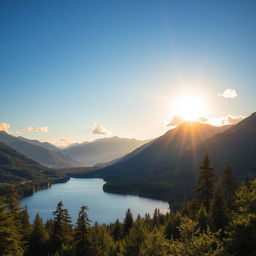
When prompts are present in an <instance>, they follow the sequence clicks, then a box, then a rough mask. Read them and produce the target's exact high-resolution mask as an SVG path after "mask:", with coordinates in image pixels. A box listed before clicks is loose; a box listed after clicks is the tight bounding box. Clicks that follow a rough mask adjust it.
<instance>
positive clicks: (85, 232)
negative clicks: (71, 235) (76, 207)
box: [75, 206, 90, 256]
mask: <svg viewBox="0 0 256 256" xmlns="http://www.w3.org/2000/svg"><path fill="white" fill-rule="evenodd" d="M87 210H88V207H87V206H81V210H80V211H79V214H78V219H77V224H76V228H75V247H76V256H87V255H90V251H89V249H90V240H89V224H90V220H89V218H88V215H87V212H86V211H87Z"/></svg>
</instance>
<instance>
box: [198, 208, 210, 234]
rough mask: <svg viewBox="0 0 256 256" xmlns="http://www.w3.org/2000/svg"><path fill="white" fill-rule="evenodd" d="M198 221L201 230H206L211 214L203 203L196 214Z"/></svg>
mask: <svg viewBox="0 0 256 256" xmlns="http://www.w3.org/2000/svg"><path fill="white" fill-rule="evenodd" d="M196 221H197V223H198V226H199V228H200V230H201V232H205V231H206V230H207V227H208V226H209V224H210V215H209V214H208V213H207V211H206V210H205V208H204V206H203V205H201V207H200V209H199V211H198V213H197V215H196Z"/></svg>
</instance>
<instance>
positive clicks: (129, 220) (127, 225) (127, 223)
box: [124, 209, 134, 236]
mask: <svg viewBox="0 0 256 256" xmlns="http://www.w3.org/2000/svg"><path fill="white" fill-rule="evenodd" d="M133 222H134V221H133V216H132V213H131V210H130V209H128V210H127V212H126V214H125V219H124V236H126V235H127V234H128V233H129V231H130V229H131V228H132V226H133Z"/></svg>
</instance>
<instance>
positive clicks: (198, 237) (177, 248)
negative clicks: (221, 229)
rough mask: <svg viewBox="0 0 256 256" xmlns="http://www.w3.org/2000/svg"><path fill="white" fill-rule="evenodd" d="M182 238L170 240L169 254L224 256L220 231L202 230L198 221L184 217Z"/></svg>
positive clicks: (170, 255) (181, 230)
mask: <svg viewBox="0 0 256 256" xmlns="http://www.w3.org/2000/svg"><path fill="white" fill-rule="evenodd" d="M179 231H180V234H181V236H180V238H179V239H176V240H175V239H172V240H170V241H169V242H168V245H167V247H168V256H223V255H224V247H223V243H222V242H221V241H220V239H219V234H218V233H212V232H211V231H210V230H209V229H207V230H206V232H200V229H199V228H198V226H197V223H196V222H195V221H193V220H191V219H189V218H187V217H184V219H183V221H182V223H181V225H180V227H179Z"/></svg>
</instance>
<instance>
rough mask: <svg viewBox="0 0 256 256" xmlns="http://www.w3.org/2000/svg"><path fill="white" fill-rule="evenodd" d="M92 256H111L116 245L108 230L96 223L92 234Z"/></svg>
mask: <svg viewBox="0 0 256 256" xmlns="http://www.w3.org/2000/svg"><path fill="white" fill-rule="evenodd" d="M90 241H91V247H90V254H89V255H90V256H109V255H112V252H113V251H114V243H113V240H112V238H111V236H110V234H109V233H108V231H107V228H106V227H105V226H102V225H98V223H95V225H94V227H92V229H91V232H90Z"/></svg>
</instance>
